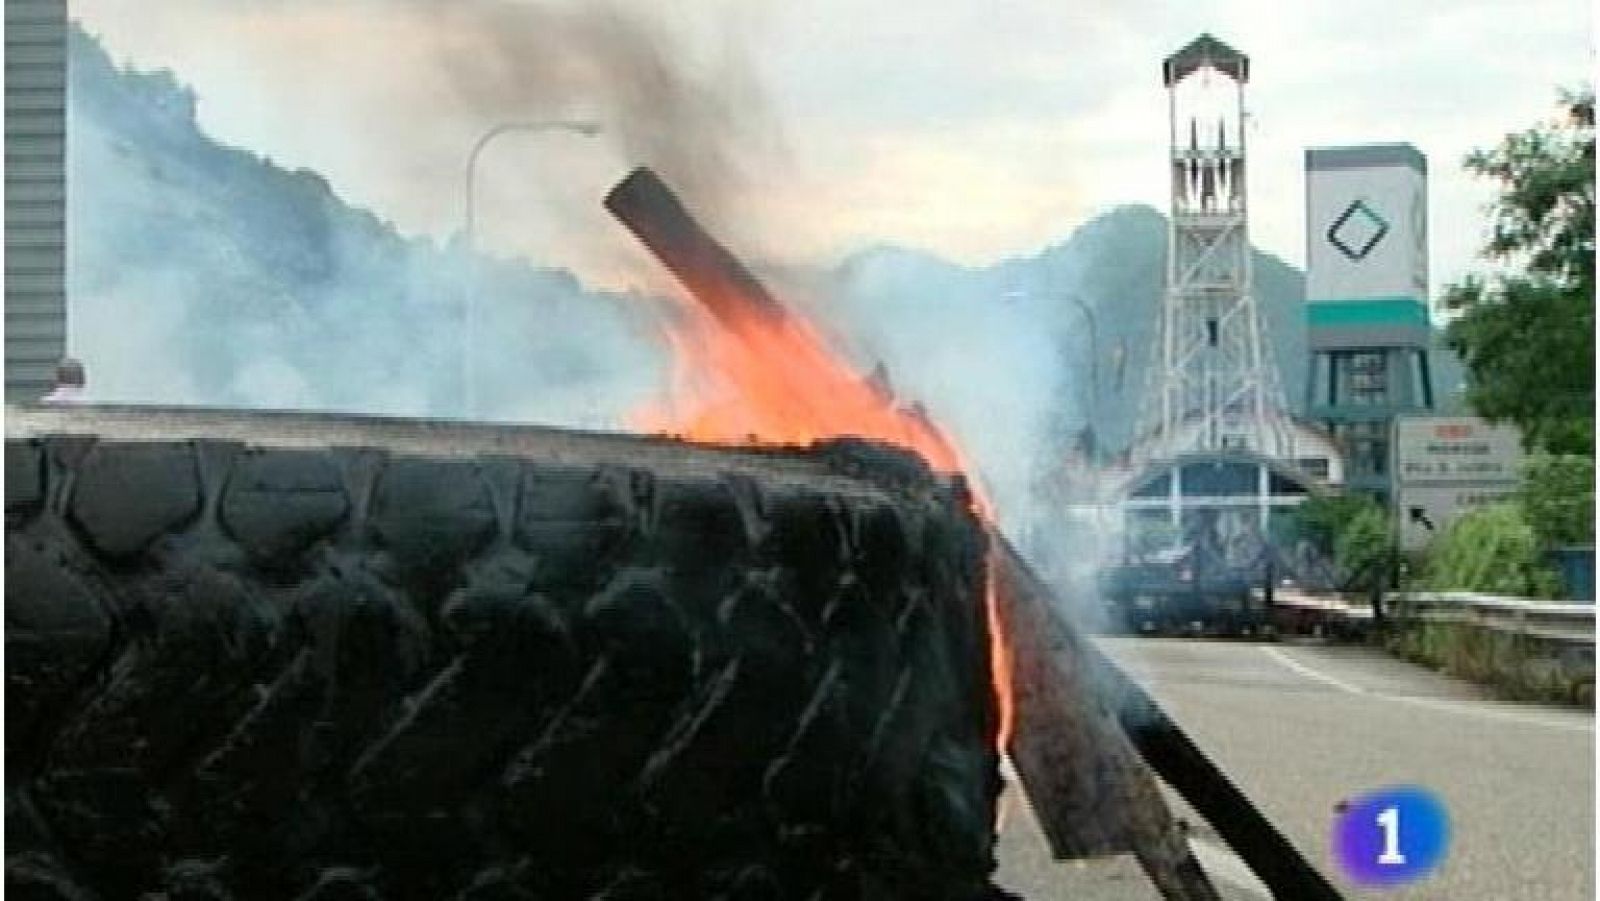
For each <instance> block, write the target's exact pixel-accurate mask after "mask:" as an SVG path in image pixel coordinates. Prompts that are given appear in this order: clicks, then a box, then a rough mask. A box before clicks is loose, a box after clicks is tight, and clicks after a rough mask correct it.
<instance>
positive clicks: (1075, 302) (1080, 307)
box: [1006, 291, 1100, 444]
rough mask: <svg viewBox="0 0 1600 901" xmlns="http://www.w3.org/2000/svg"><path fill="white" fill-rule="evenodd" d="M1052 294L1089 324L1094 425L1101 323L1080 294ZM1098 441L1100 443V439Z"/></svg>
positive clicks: (1009, 294) (1015, 294)
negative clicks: (1069, 305)
mask: <svg viewBox="0 0 1600 901" xmlns="http://www.w3.org/2000/svg"><path fill="white" fill-rule="evenodd" d="M1027 296H1028V292H1026V291H1008V292H1006V297H1008V298H1011V299H1017V298H1022V297H1027ZM1051 296H1052V297H1055V298H1059V299H1061V300H1064V301H1066V302H1067V303H1069V304H1071V305H1072V306H1073V308H1074V309H1076V310H1077V311H1078V314H1079V315H1080V316H1082V317H1083V321H1084V322H1085V323H1087V324H1088V326H1089V422H1090V425H1091V427H1093V425H1094V424H1095V423H1097V422H1098V421H1099V419H1100V324H1099V322H1097V321H1096V320H1095V318H1094V310H1093V309H1091V308H1090V306H1089V305H1088V304H1086V303H1084V302H1083V298H1081V297H1079V296H1078V295H1076V294H1067V293H1061V294H1052V295H1051ZM1096 443H1097V444H1098V443H1099V442H1098V439H1097V440H1096Z"/></svg>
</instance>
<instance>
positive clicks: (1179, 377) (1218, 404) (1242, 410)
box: [1141, 34, 1293, 458]
mask: <svg viewBox="0 0 1600 901" xmlns="http://www.w3.org/2000/svg"><path fill="white" fill-rule="evenodd" d="M1162 76H1163V79H1164V81H1165V83H1166V88H1167V94H1168V105H1169V109H1168V116H1169V123H1170V135H1171V141H1170V143H1171V172H1172V212H1171V222H1170V226H1169V232H1168V240H1167V279H1166V294H1165V297H1164V298H1163V301H1162V309H1161V323H1160V337H1159V340H1160V355H1159V358H1158V359H1157V360H1156V361H1155V363H1156V365H1155V366H1153V367H1151V373H1152V380H1153V384H1152V385H1151V389H1150V392H1149V394H1148V395H1147V397H1146V400H1145V410H1144V420H1145V422H1144V426H1143V428H1142V430H1141V432H1142V436H1141V437H1142V438H1143V443H1144V448H1143V450H1144V452H1145V454H1146V455H1147V456H1149V457H1157V458H1172V457H1175V456H1177V455H1180V454H1185V453H1197V452H1199V453H1217V452H1222V451H1235V450H1237V451H1253V452H1255V453H1257V454H1262V455H1264V456H1268V457H1275V458H1292V457H1293V448H1292V447H1290V446H1289V445H1290V443H1291V442H1292V440H1293V439H1292V431H1293V430H1292V426H1291V425H1290V424H1289V423H1288V421H1287V418H1286V409H1287V408H1286V407H1285V404H1284V397H1283V390H1282V387H1281V383H1280V380H1279V377H1278V371H1277V366H1276V364H1275V362H1274V361H1273V359H1272V358H1271V356H1270V355H1269V351H1268V349H1267V347H1266V344H1265V342H1264V341H1263V336H1262V327H1261V320H1260V317H1259V316H1258V314H1257V311H1256V303H1255V298H1254V295H1253V293H1252V290H1251V280H1250V253H1251V251H1250V236H1249V231H1248V215H1247V209H1248V207H1247V203H1246V198H1247V194H1246V190H1245V182H1246V169H1245V106H1244V87H1245V84H1246V82H1248V81H1249V78H1250V60H1249V58H1248V57H1246V56H1245V55H1244V54H1242V53H1240V52H1238V51H1237V50H1234V49H1233V48H1232V47H1229V46H1228V45H1227V44H1224V43H1222V42H1221V41H1219V40H1217V39H1216V38H1214V37H1212V36H1211V35H1209V34H1205V35H1201V36H1200V37H1198V38H1196V39H1195V40H1194V41H1192V42H1190V43H1189V45H1188V46H1186V47H1184V48H1183V49H1182V50H1179V51H1178V52H1177V53H1175V54H1173V55H1172V56H1170V57H1168V58H1167V60H1166V62H1165V64H1164V65H1163V67H1162Z"/></svg>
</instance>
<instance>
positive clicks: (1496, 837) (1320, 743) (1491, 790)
mask: <svg viewBox="0 0 1600 901" xmlns="http://www.w3.org/2000/svg"><path fill="white" fill-rule="evenodd" d="M1103 644H1104V646H1105V647H1106V649H1107V650H1108V651H1109V652H1111V653H1112V654H1113V655H1114V656H1115V657H1116V658H1117V659H1118V660H1120V661H1121V662H1122V664H1123V665H1124V666H1125V667H1126V668H1127V669H1128V671H1129V672H1130V673H1131V674H1132V675H1133V676H1134V677H1135V678H1136V679H1138V680H1139V681H1140V682H1141V683H1143V684H1144V685H1145V687H1146V688H1147V689H1149V690H1150V691H1151V693H1152V694H1153V695H1154V696H1155V698H1156V700H1157V701H1158V702H1159V703H1160V704H1161V705H1162V707H1163V708H1165V709H1166V710H1167V712H1168V713H1169V714H1170V715H1171V716H1172V717H1173V718H1174V719H1176V720H1177V721H1178V722H1179V723H1180V724H1181V725H1182V726H1183V728H1184V729H1185V730H1186V731H1187V732H1188V733H1189V735H1190V736H1191V737H1192V738H1193V739H1194V740H1195V742H1196V743H1197V744H1198V745H1199V746H1200V747H1201V748H1202V749H1204V750H1205V751H1206V753H1208V754H1209V755H1210V756H1211V758H1212V759H1213V760H1215V761H1216V762H1217V763H1218V764H1219V765H1220V766H1221V767H1222V768H1223V770H1224V771H1226V772H1227V773H1228V774H1229V775H1230V776H1231V777H1232V778H1233V780H1234V781H1235V782H1236V783H1237V784H1238V785H1239V786H1240V788H1241V789H1243V790H1244V792H1245V794H1246V795H1248V796H1249V797H1250V798H1251V799H1252V800H1253V801H1254V802H1255V803H1256V805H1257V806H1258V807H1260V808H1261V809H1262V810H1263V812H1264V813H1266V815H1267V816H1268V818H1269V819H1271V820H1272V821H1273V822H1274V823H1275V824H1277V826H1278V828H1279V829H1281V830H1283V831H1284V833H1285V834H1286V835H1287V836H1288V837H1289V839H1290V840H1291V841H1292V842H1294V844H1295V845H1296V846H1297V847H1298V848H1299V849H1300V850H1301V852H1302V853H1303V854H1304V855H1305V856H1306V857H1307V859H1309V860H1311V861H1312V862H1313V863H1315V864H1316V865H1317V866H1319V867H1321V868H1322V869H1323V871H1324V872H1325V873H1327V874H1328V875H1329V877H1330V878H1331V879H1332V880H1333V881H1334V883H1335V884H1336V885H1338V886H1339V887H1340V889H1341V890H1342V891H1343V892H1344V893H1345V894H1346V897H1348V898H1352V899H1356V898H1395V899H1440V901H1445V899H1448V901H1511V899H1519V901H1520V899H1529V901H1580V899H1582V901H1588V899H1590V898H1593V897H1594V896H1595V861H1594V840H1595V832H1594V828H1595V812H1594V811H1595V808H1594V803H1595V801H1594V774H1595V757H1594V717H1593V715H1591V714H1589V713H1586V712H1583V711H1575V710H1568V709H1562V708H1554V707H1543V706H1533V705H1525V704H1508V703H1502V702H1497V701H1494V700H1490V699H1489V698H1488V697H1487V696H1486V694H1485V693H1484V692H1483V691H1481V690H1479V689H1478V688H1476V687H1474V686H1472V685H1469V684H1467V683H1464V682H1461V681H1458V680H1455V679H1450V678H1447V677H1444V676H1440V675H1438V674H1436V673H1433V672H1430V671H1428V670H1425V669H1422V668H1420V667H1416V666H1412V665H1410V664H1407V663H1404V662H1402V661H1400V660H1397V659H1395V658H1393V657H1390V656H1388V655H1386V654H1384V653H1382V652H1379V651H1374V650H1371V649H1368V648H1363V647H1347V646H1327V645H1314V644H1288V643H1282V644H1258V643H1245V642H1212V641H1189V640H1180V639H1135V638H1114V639H1104V640H1103ZM1401 784H1414V785H1421V786H1424V787H1426V788H1428V789H1430V790H1431V791H1433V792H1434V793H1435V794H1437V795H1438V796H1439V797H1440V798H1441V799H1442V800H1443V801H1444V803H1445V804H1446V806H1447V807H1448V809H1449V813H1450V817H1451V825H1452V843H1451V847H1450V852H1449V856H1448V858H1447V859H1446V860H1445V862H1444V864H1443V865H1442V866H1441V867H1440V868H1439V869H1438V870H1437V871H1436V872H1435V873H1434V874H1433V875H1432V876H1431V877H1430V878H1428V879H1426V880H1425V881H1422V882H1419V883H1415V884H1413V885H1411V886H1407V887H1404V888H1398V889H1390V890H1387V891H1376V890H1368V889H1360V888H1357V887H1355V886H1353V885H1352V884H1350V883H1349V882H1348V881H1346V880H1344V879H1343V878H1342V877H1341V876H1340V875H1339V874H1338V873H1337V872H1336V870H1335V869H1334V867H1333V865H1332V862H1331V859H1330V854H1329V850H1328V838H1329V830H1330V827H1331V826H1332V824H1333V821H1334V808H1335V806H1336V805H1337V804H1338V803H1339V802H1340V801H1341V800H1344V799H1346V798H1349V797H1352V796H1355V795H1358V794H1362V793H1365V792H1367V791H1370V790H1373V789H1377V788H1381V787H1385V786H1392V785H1401ZM1003 803H1008V804H1010V805H1011V808H1010V810H1011V814H1010V815H1009V816H1008V817H1007V818H1006V821H1005V826H1004V828H1003V829H1002V830H1001V836H1000V845H999V849H998V854H997V856H998V857H999V860H1000V873H999V878H998V881H999V882H1000V884H1001V885H1003V886H1005V887H1007V888H1009V889H1011V890H1012V891H1014V892H1017V893H1019V894H1021V895H1022V896H1023V897H1025V898H1028V899H1030V901H1053V899H1073V901H1101V899H1105V901H1110V899H1134V901H1144V899H1155V898H1157V897H1158V896H1157V895H1156V894H1155V892H1154V891H1153V890H1152V889H1151V888H1150V887H1149V884H1148V882H1146V881H1145V880H1144V878H1143V876H1142V874H1141V873H1140V871H1139V869H1138V866H1137V865H1136V864H1135V863H1134V862H1133V861H1132V860H1131V859H1128V858H1113V859H1110V860H1104V861H1095V862H1091V863H1057V862H1054V861H1051V860H1050V859H1049V852H1048V850H1047V849H1046V847H1045V844H1044V839H1043V837H1042V836H1041V835H1040V834H1039V833H1038V830H1037V827H1036V825H1035V824H1034V823H1033V822H1032V820H1031V817H1030V816H1029V815H1028V812H1027V810H1026V806H1025V803H1023V802H1022V800H1021V798H1020V796H1019V795H1017V794H1016V793H1014V792H1010V791H1008V793H1007V797H1006V799H1005V800H1004V801H1003ZM1175 809H1176V812H1177V813H1178V815H1179V816H1181V817H1183V818H1185V819H1186V820H1188V821H1189V822H1190V823H1191V824H1193V834H1194V841H1195V843H1196V844H1197V853H1198V854H1199V856H1200V859H1201V862H1202V864H1204V865H1206V866H1207V868H1208V869H1209V870H1211V871H1212V873H1213V876H1214V877H1215V880H1216V882H1217V884H1218V887H1219V888H1220V889H1221V890H1222V891H1223V893H1224V895H1225V896H1226V897H1228V898H1229V899H1230V901H1232V899H1239V901H1253V899H1260V898H1262V897H1265V895H1264V893H1263V890H1262V889H1261V888H1260V887H1259V884H1257V885H1255V886H1251V885H1250V882H1251V881H1252V880H1251V879H1250V878H1249V876H1248V874H1247V873H1246V872H1241V867H1240V865H1239V864H1238V862H1237V860H1236V859H1234V858H1232V856H1231V855H1229V854H1227V853H1226V851H1225V850H1224V849H1225V845H1223V843H1222V842H1221V840H1220V839H1218V838H1216V836H1215V834H1214V833H1212V832H1211V831H1210V829H1209V828H1208V827H1207V826H1205V825H1204V823H1203V822H1202V821H1201V820H1200V819H1199V818H1198V817H1197V816H1196V815H1195V814H1194V813H1193V812H1192V811H1188V810H1186V809H1183V808H1182V806H1181V804H1177V805H1175Z"/></svg>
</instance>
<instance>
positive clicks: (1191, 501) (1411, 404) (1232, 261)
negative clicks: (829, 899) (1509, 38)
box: [5, 0, 1516, 562]
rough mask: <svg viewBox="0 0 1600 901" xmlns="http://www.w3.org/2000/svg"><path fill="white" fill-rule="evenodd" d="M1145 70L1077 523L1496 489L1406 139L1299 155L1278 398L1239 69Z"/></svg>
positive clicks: (57, 354)
mask: <svg viewBox="0 0 1600 901" xmlns="http://www.w3.org/2000/svg"><path fill="white" fill-rule="evenodd" d="M5 15H6V26H7V27H6V36H5V41H6V49H7V59H8V63H7V82H8V84H7V91H6V144H7V147H6V153H7V159H8V165H7V168H6V198H5V208H6V217H5V218H6V236H5V240H6V266H5V269H6V272H5V275H6V283H5V315H6V399H7V401H8V402H11V403H16V402H24V403H25V402H32V401H37V400H39V399H40V398H41V397H44V396H45V395H46V394H47V393H48V392H50V391H52V387H53V386H54V387H56V388H59V385H58V384H56V383H57V382H58V380H59V379H60V378H61V374H60V373H61V372H62V371H64V370H65V368H66V367H61V366H60V365H59V364H61V363H62V362H63V361H64V360H65V359H66V357H67V353H68V350H69V342H68V327H67V311H68V303H67V297H66V269H67V267H66V262H67V246H66V245H67V240H66V236H67V229H66V202H65V198H66V184H65V182H66V176H65V148H66V143H67V139H68V135H67V133H66V130H67V129H66V114H65V113H66V69H67V60H66V52H67V51H66V31H67V15H66V3H65V2H63V0H6V3H5ZM1161 74H1162V84H1163V86H1164V88H1165V89H1166V91H1167V95H1168V120H1169V122H1168V124H1169V142H1168V143H1169V154H1168V171H1167V173H1166V180H1167V181H1168V183H1169V185H1170V206H1169V232H1168V254H1167V259H1166V272H1165V292H1164V297H1163V301H1162V304H1161V309H1160V324H1159V329H1158V335H1159V346H1158V347H1157V348H1154V349H1153V350H1152V359H1153V364H1152V365H1151V366H1150V367H1149V379H1150V381H1149V384H1148V386H1147V387H1146V391H1145V394H1144V400H1143V404H1142V420H1141V425H1140V427H1139V429H1138V431H1137V433H1136V436H1135V441H1134V445H1133V447H1132V448H1131V449H1130V451H1129V453H1128V455H1127V458H1126V461H1125V463H1124V465H1121V466H1119V468H1118V470H1117V472H1115V473H1113V474H1112V477H1111V478H1109V479H1106V478H1099V479H1097V488H1098V490H1096V492H1095V497H1094V498H1093V500H1092V506H1094V507H1096V508H1097V509H1098V510H1099V511H1101V512H1100V513H1099V514H1097V515H1101V516H1112V517H1114V518H1116V519H1119V520H1120V521H1121V522H1122V524H1123V525H1124V526H1126V527H1127V530H1128V531H1138V530H1140V529H1150V530H1154V531H1156V532H1160V533H1161V534H1162V535H1164V536H1166V540H1167V541H1169V542H1170V541H1174V540H1179V541H1181V540H1182V539H1183V536H1184V535H1186V534H1194V533H1196V532H1197V531H1205V532H1206V533H1207V534H1210V535H1212V536H1213V537H1216V536H1221V537H1220V538H1217V542H1216V543H1219V545H1220V548H1221V549H1220V550H1219V551H1218V553H1220V554H1222V555H1223V556H1225V557H1228V558H1229V559H1232V560H1234V561H1236V562H1237V561H1242V560H1244V559H1246V558H1247V557H1249V556H1250V555H1251V554H1253V553H1256V552H1257V551H1258V550H1259V544H1260V541H1261V538H1262V537H1263V536H1266V535H1269V534H1271V533H1272V532H1273V530H1274V528H1275V522H1277V521H1278V520H1280V519H1282V518H1283V517H1284V516H1286V515H1287V514H1288V513H1289V512H1290V511H1292V509H1293V508H1294V507H1295V506H1297V505H1298V504H1300V503H1301V502H1303V501H1304V500H1305V498H1306V497H1308V496H1309V495H1310V494H1312V493H1315V492H1317V491H1321V490H1327V489H1345V488H1348V489H1350V490H1358V491H1363V492H1369V493H1372V494H1374V495H1376V496H1378V497H1380V498H1383V499H1385V500H1386V501H1387V502H1389V503H1391V505H1393V507H1394V509H1395V512H1396V516H1397V519H1399V521H1400V525H1401V533H1402V537H1403V538H1404V539H1405V543H1406V544H1407V545H1408V546H1417V545H1419V544H1420V543H1424V542H1425V541H1426V540H1427V537H1428V534H1429V533H1430V532H1432V531H1435V530H1437V529H1438V528H1440V527H1442V525H1443V524H1445V523H1446V522H1448V520H1449V519H1451V518H1453V516H1454V515H1456V514H1457V513H1458V512H1459V511H1460V510H1461V509H1464V508H1465V507H1467V506H1471V505H1473V504H1475V503H1479V502H1489V501H1490V500H1492V499H1495V498H1501V497H1504V496H1505V495H1506V494H1507V493H1508V492H1509V491H1510V490H1511V488H1513V487H1514V486H1515V471H1516V466H1515V461H1514V460H1513V459H1512V458H1511V457H1510V456H1509V455H1510V454H1511V453H1512V451H1510V450H1507V448H1512V447H1514V445H1515V442H1514V441H1509V440H1507V439H1506V438H1505V436H1504V435H1502V434H1500V433H1498V432H1495V431H1494V430H1491V429H1489V428H1488V427H1487V426H1485V425H1483V424H1482V423H1477V422H1475V421H1470V420H1467V421H1453V422H1448V423H1447V422H1443V421H1440V422H1437V423H1435V422H1433V417H1434V415H1435V410H1436V406H1437V404H1436V397H1435V389H1434V379H1435V372H1434V365H1433V364H1434V361H1433V360H1432V359H1430V348H1431V347H1432V346H1433V345H1434V342H1435V333H1434V330H1433V328H1432V326H1431V324H1430V321H1429V315H1428V297H1429V281H1428V252H1427V229H1428V219H1427V200H1428V181H1427V178H1428V171H1427V161H1426V159H1425V158H1424V157H1423V155H1422V153H1421V152H1419V151H1418V150H1417V149H1416V148H1415V147H1413V146H1411V145H1409V144H1369V145H1360V146H1344V147H1322V148H1314V149H1308V150H1307V151H1306V152H1305V186H1306V189H1305V216H1306V240H1307V246H1306V281H1305V284H1306V316H1307V320H1306V327H1307V335H1308V344H1309V349H1310V359H1309V360H1304V361H1288V362H1287V363H1286V365H1305V366H1308V367H1309V373H1308V374H1309V378H1308V379H1307V385H1308V389H1307V396H1305V397H1303V398H1295V399H1293V400H1295V401H1296V402H1297V403H1296V404H1295V405H1291V403H1290V401H1291V399H1290V398H1288V397H1286V396H1285V392H1284V388H1283V384H1284V379H1283V377H1282V373H1281V372H1280V370H1279V364H1278V362H1277V361H1276V360H1275V357H1274V354H1273V352H1272V348H1271V347H1270V345H1269V343H1268V341H1267V338H1266V333H1265V331H1264V329H1263V325H1262V318H1261V315H1260V311H1259V310H1258V308H1257V300H1256V296H1255V291H1254V285H1253V281H1252V273H1251V258H1252V249H1251V244H1250V233H1249V223H1250V215H1249V214H1250V197H1249V190H1248V187H1249V174H1250V171H1249V157H1248V154H1247V152H1246V135H1247V131H1248V129H1247V127H1246V125H1247V113H1246V110H1247V107H1246V89H1247V86H1248V85H1249V82H1250V77H1251V72H1250V60H1249V58H1248V57H1247V56H1245V55H1244V54H1243V53H1241V52H1239V51H1237V50H1235V49H1234V48H1232V47H1230V46H1228V45H1227V44H1225V43H1223V42H1222V41H1220V40H1218V39H1216V38H1214V37H1212V36H1210V35H1202V36H1200V37H1199V38H1196V39H1195V40H1193V41H1191V42H1190V43H1189V44H1188V45H1186V46H1185V47H1183V48H1182V49H1180V50H1179V51H1178V52H1176V53H1174V54H1173V55H1172V56H1170V57H1168V58H1167V59H1166V60H1165V61H1164V62H1163V64H1162V73H1161ZM1297 375H1298V373H1297ZM1297 407H1298V410H1297ZM1430 423H1431V424H1430ZM1421 435H1428V436H1432V437H1431V438H1428V439H1427V440H1423V439H1422V438H1418V437H1416V436H1421ZM1398 436H1405V437H1398ZM1452 436H1454V437H1452ZM1463 436H1472V437H1471V438H1470V441H1469V438H1467V437H1463ZM1453 440H1459V441H1469V443H1470V444H1471V446H1470V447H1464V448H1457V447H1453V446H1448V445H1450V442H1451V441H1453ZM1471 442H1476V443H1471ZM1485 448H1488V449H1487V450H1486V449H1485ZM1429 454H1431V455H1432V456H1433V457H1440V456H1445V457H1448V456H1450V455H1452V454H1454V455H1456V456H1459V457H1463V458H1464V457H1473V456H1483V455H1486V454H1487V455H1488V456H1490V457H1493V459H1494V460H1495V461H1498V463H1497V465H1495V466H1489V465H1487V464H1485V465H1484V466H1481V467H1479V469H1478V470H1477V473H1476V477H1474V478H1469V477H1468V476H1472V475H1473V473H1463V472H1458V473H1457V474H1456V475H1454V476H1440V475H1439V472H1440V466H1439V465H1435V464H1434V463H1430V462H1426V461H1424V462H1417V459H1413V458H1417V457H1418V455H1423V456H1426V455H1429ZM1491 470H1492V473H1491ZM1101 475H1102V476H1104V475H1105V473H1101ZM1441 480H1442V481H1441ZM1108 482H1109V483H1110V484H1109V486H1108V485H1107V483H1108ZM1446 483H1448V484H1446ZM1486 499H1487V500H1486ZM1083 500H1088V498H1083Z"/></svg>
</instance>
